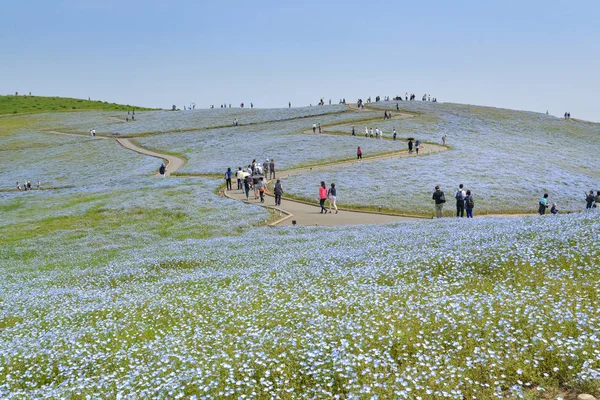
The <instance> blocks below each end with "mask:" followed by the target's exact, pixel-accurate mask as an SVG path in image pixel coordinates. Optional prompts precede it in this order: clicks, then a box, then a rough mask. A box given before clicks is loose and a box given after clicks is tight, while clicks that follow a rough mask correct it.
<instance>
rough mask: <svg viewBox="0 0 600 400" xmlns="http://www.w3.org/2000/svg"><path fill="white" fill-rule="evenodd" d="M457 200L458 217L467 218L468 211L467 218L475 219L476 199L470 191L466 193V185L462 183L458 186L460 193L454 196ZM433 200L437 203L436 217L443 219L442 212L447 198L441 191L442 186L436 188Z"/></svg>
mask: <svg viewBox="0 0 600 400" xmlns="http://www.w3.org/2000/svg"><path fill="white" fill-rule="evenodd" d="M454 198H455V199H456V217H457V218H459V217H460V218H463V217H464V216H465V210H466V211H467V218H473V208H475V199H474V198H473V195H472V194H471V191H470V190H467V191H466V192H465V190H464V185H463V184H462V183H461V184H460V185H458V191H457V192H456V194H455V195H454ZM432 200H434V201H435V216H436V218H442V212H443V208H444V203H445V202H446V197H445V196H444V192H443V191H442V190H441V189H440V186H439V185H437V186H436V187H435V192H433V196H432Z"/></svg>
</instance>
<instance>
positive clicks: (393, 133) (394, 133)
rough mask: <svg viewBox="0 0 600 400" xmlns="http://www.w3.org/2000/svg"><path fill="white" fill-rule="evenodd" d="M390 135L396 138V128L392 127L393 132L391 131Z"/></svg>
mask: <svg viewBox="0 0 600 400" xmlns="http://www.w3.org/2000/svg"><path fill="white" fill-rule="evenodd" d="M392 136H393V137H394V140H396V128H394V132H392Z"/></svg>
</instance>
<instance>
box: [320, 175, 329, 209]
mask: <svg viewBox="0 0 600 400" xmlns="http://www.w3.org/2000/svg"><path fill="white" fill-rule="evenodd" d="M325 200H327V186H325V182H324V181H321V186H320V187H319V205H320V206H321V214H327V209H326V208H325Z"/></svg>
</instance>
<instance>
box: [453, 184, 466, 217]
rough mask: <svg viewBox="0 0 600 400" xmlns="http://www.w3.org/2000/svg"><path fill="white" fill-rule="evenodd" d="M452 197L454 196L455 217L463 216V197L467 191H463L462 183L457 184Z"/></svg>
mask: <svg viewBox="0 0 600 400" xmlns="http://www.w3.org/2000/svg"><path fill="white" fill-rule="evenodd" d="M454 197H455V198H456V218H458V217H460V218H463V217H464V216H465V197H467V193H465V191H464V189H463V184H462V183H461V184H460V185H458V191H457V192H456V194H455V195H454Z"/></svg>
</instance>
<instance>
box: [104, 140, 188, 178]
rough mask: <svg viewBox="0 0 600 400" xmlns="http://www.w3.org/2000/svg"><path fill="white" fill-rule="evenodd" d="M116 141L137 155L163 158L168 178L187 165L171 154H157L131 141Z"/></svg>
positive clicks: (181, 159)
mask: <svg viewBox="0 0 600 400" xmlns="http://www.w3.org/2000/svg"><path fill="white" fill-rule="evenodd" d="M115 141H116V142H117V143H119V144H120V145H121V146H123V147H125V148H126V149H128V150H132V151H135V152H136V153H139V154H143V155H146V156H150V157H156V158H161V159H162V160H163V161H164V163H165V167H167V169H166V171H165V175H167V176H170V175H171V174H172V173H173V172H176V171H178V170H180V169H181V168H182V167H183V166H184V165H185V163H186V161H185V160H184V159H183V158H180V157H177V156H173V155H171V154H163V153H157V152H155V151H152V150H148V149H146V148H143V147H140V146H138V145H136V144H134V143H132V142H131V140H130V139H126V138H117V139H115Z"/></svg>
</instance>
